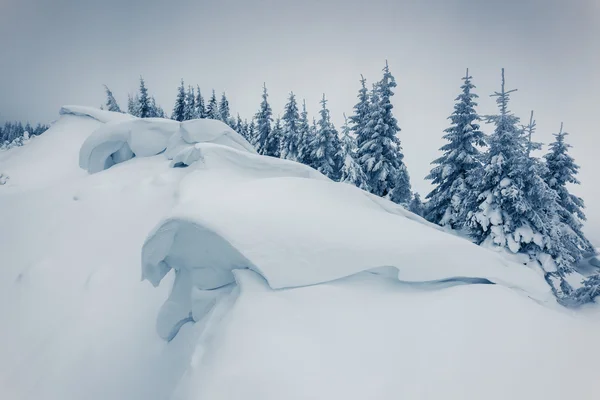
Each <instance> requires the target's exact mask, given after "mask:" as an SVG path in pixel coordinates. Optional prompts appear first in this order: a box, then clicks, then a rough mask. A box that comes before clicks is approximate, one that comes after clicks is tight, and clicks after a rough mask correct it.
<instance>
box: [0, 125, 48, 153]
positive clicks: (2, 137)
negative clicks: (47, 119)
mask: <svg viewBox="0 0 600 400" xmlns="http://www.w3.org/2000/svg"><path fill="white" fill-rule="evenodd" d="M47 129H48V126H47V125H42V124H37V125H36V126H35V127H33V126H31V125H30V124H29V123H26V124H25V125H23V124H22V123H21V122H5V123H4V126H0V149H9V148H12V147H17V146H22V145H23V144H24V143H25V142H27V140H29V139H30V138H32V137H34V136H39V135H41V134H42V133H44V132H45V131H46V130H47Z"/></svg>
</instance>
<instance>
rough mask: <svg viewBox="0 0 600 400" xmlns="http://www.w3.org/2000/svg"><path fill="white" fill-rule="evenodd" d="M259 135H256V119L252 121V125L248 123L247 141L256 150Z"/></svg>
mask: <svg viewBox="0 0 600 400" xmlns="http://www.w3.org/2000/svg"><path fill="white" fill-rule="evenodd" d="M256 138H257V133H256V124H255V123H254V118H253V119H252V120H250V123H249V124H248V123H246V140H247V141H248V142H250V144H251V145H252V146H254V148H255V149H256V148H257V146H256V141H257V139H256Z"/></svg>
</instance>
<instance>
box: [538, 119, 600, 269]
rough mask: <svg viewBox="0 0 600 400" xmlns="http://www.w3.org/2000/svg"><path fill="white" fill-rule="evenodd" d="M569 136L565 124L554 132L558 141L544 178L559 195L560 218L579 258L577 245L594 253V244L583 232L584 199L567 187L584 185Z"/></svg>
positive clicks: (550, 147) (547, 160) (550, 156)
mask: <svg viewBox="0 0 600 400" xmlns="http://www.w3.org/2000/svg"><path fill="white" fill-rule="evenodd" d="M567 135H568V133H567V132H564V131H563V124H562V123H561V124H560V131H559V132H558V133H557V134H554V137H555V140H554V142H552V143H551V144H550V146H549V151H548V153H547V154H546V155H545V156H544V158H545V159H546V169H545V171H544V172H545V174H544V180H545V181H546V183H547V184H548V186H549V187H550V188H551V189H553V190H554V191H555V192H556V193H557V195H558V205H559V209H558V214H559V217H560V221H561V222H562V223H563V224H565V225H566V229H564V233H565V236H566V238H568V239H569V241H570V243H571V244H572V245H573V246H574V247H573V251H574V252H575V258H576V259H578V258H579V257H577V252H576V249H577V248H578V249H579V250H580V252H593V251H594V247H593V246H592V244H591V243H590V241H589V240H588V239H587V238H586V237H585V235H584V234H583V231H582V226H583V222H582V221H585V220H586V216H585V213H584V212H583V209H584V208H585V205H584V202H583V199H582V198H580V197H577V196H575V195H573V194H571V193H570V192H569V189H568V188H567V184H573V185H579V184H580V182H579V180H578V179H577V178H576V175H577V173H578V172H579V165H577V164H576V163H575V160H574V159H573V157H571V156H570V155H569V148H570V147H571V145H569V144H568V143H566V142H565V137H566V136H567Z"/></svg>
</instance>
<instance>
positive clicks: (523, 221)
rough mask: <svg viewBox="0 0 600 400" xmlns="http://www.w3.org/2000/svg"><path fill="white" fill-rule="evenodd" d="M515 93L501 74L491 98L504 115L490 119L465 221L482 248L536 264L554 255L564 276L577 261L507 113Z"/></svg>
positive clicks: (553, 204)
mask: <svg viewBox="0 0 600 400" xmlns="http://www.w3.org/2000/svg"><path fill="white" fill-rule="evenodd" d="M514 91H515V90H508V91H507V90H505V80H504V69H502V87H501V91H500V92H496V93H494V94H493V95H492V96H493V97H496V103H497V104H498V108H499V111H500V113H499V114H498V115H494V116H488V117H487V120H488V121H489V122H492V123H494V125H495V129H494V132H493V133H492V134H491V135H490V137H489V140H488V141H489V150H488V152H487V153H486V154H485V155H484V157H483V164H484V167H483V169H481V170H473V172H472V174H471V176H470V177H469V178H468V179H470V182H471V183H472V184H473V185H474V186H473V191H472V193H473V197H472V199H473V200H474V206H473V205H470V206H469V207H470V209H471V210H472V211H471V212H469V214H468V215H467V217H468V227H469V230H470V234H471V236H472V237H473V239H474V240H475V241H476V242H477V243H479V244H481V243H484V242H485V243H490V244H494V245H497V246H501V247H505V248H507V249H509V250H510V251H511V252H513V253H517V252H520V253H526V254H529V255H530V256H531V257H532V258H534V259H538V260H539V259H540V256H541V255H542V254H543V253H547V254H550V255H551V256H552V257H553V258H554V259H555V261H556V263H557V265H558V267H559V270H561V271H566V270H567V269H568V268H570V264H571V263H572V262H573V259H572V257H571V256H570V254H568V251H567V249H565V247H564V246H563V244H562V241H561V237H560V232H559V230H558V228H557V222H558V221H557V217H556V211H557V210H556V208H557V203H556V199H557V196H556V194H555V193H554V192H553V191H552V190H551V189H550V188H549V187H548V185H547V184H546V183H545V182H544V180H543V179H542V178H541V177H540V176H539V175H538V173H537V172H538V169H537V167H536V165H535V163H534V162H532V160H531V159H530V158H529V157H528V156H527V140H526V137H525V136H524V135H523V132H522V130H521V129H519V128H518V127H517V124H518V122H519V118H518V117H516V116H515V115H514V114H512V113H511V112H510V111H509V110H508V102H509V100H510V94H511V93H513V92H514Z"/></svg>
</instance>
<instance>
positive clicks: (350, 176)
mask: <svg viewBox="0 0 600 400" xmlns="http://www.w3.org/2000/svg"><path fill="white" fill-rule="evenodd" d="M341 156H342V157H343V160H344V161H343V164H342V170H341V173H340V182H346V183H350V184H352V185H354V186H356V187H358V188H361V189H363V190H368V189H369V187H368V185H367V177H366V176H365V173H364V172H363V170H362V168H361V166H360V165H359V164H358V163H357V162H356V158H355V157H356V141H355V139H354V138H353V137H352V136H351V135H350V127H349V126H348V118H346V114H344V125H343V126H342V154H341Z"/></svg>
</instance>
